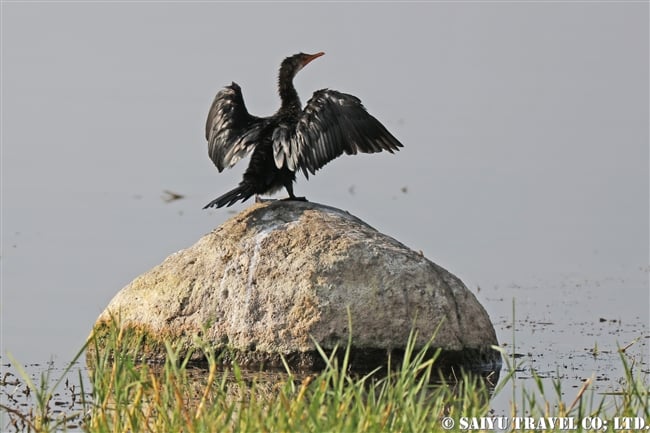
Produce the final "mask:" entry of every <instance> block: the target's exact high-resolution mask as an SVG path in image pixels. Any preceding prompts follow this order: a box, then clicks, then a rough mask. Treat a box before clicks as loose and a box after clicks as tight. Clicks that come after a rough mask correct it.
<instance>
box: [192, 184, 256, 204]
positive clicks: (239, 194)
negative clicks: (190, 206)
mask: <svg viewBox="0 0 650 433" xmlns="http://www.w3.org/2000/svg"><path fill="white" fill-rule="evenodd" d="M253 194H255V192H254V191H253V188H251V187H250V185H246V184H240V185H239V186H238V187H237V188H235V189H233V190H231V191H228V192H227V193H225V194H224V195H222V196H220V197H217V198H215V199H214V200H212V201H211V202H210V203H208V204H206V205H205V206H204V207H203V209H207V208H209V207H216V208H220V207H224V206H232V205H233V204H235V203H236V202H238V201H239V200H241V201H246V200H248V199H249V198H250V197H251V196H252V195H253Z"/></svg>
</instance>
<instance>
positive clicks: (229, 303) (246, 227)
mask: <svg viewBox="0 0 650 433" xmlns="http://www.w3.org/2000/svg"><path fill="white" fill-rule="evenodd" d="M348 311H349V314H348ZM118 318H119V321H120V323H121V324H122V326H123V327H126V328H127V329H131V330H135V331H136V332H137V333H138V334H139V335H141V336H144V338H145V342H146V344H145V349H144V352H143V355H144V357H145V358H146V359H149V360H160V359H161V358H163V357H164V356H165V353H166V352H165V346H164V343H163V342H164V341H165V340H167V341H172V342H173V344H174V345H175V346H176V347H177V348H180V350H181V354H183V353H184V352H185V351H187V350H190V349H191V348H192V347H193V346H194V345H195V342H196V336H197V335H200V336H201V337H202V339H203V340H204V341H207V342H208V344H209V345H210V347H211V348H212V349H213V350H215V351H216V352H219V353H224V354H228V356H230V357H234V358H235V359H236V360H237V361H238V362H240V363H243V364H252V363H255V364H257V363H260V362H261V363H264V364H265V365H267V366H275V365H279V364H280V355H283V356H285V359H287V360H289V362H290V364H293V365H294V366H299V367H317V366H319V365H320V361H321V358H320V356H319V355H318V354H317V352H316V351H315V346H314V343H313V341H316V342H318V344H319V345H321V347H323V348H325V349H331V348H333V347H335V346H336V345H339V346H343V347H345V345H346V343H347V341H348V336H349V334H350V329H349V323H350V319H351V323H352V349H353V350H352V354H353V359H354V360H355V361H354V362H356V364H357V365H356V366H357V367H359V368H363V367H364V365H363V364H365V363H367V362H369V363H374V362H376V361H377V360H378V359H377V358H385V356H386V353H387V352H389V351H392V352H393V353H397V354H399V353H400V351H402V350H403V349H404V347H405V345H406V342H407V340H408V337H409V333H410V332H411V330H412V329H413V328H414V327H415V329H417V331H418V340H417V341H418V345H420V346H421V345H423V344H424V343H425V342H426V341H427V340H428V339H429V338H430V337H431V336H432V335H433V334H434V332H435V331H436V328H437V327H438V326H439V325H440V328H439V329H438V331H437V334H436V336H435V339H434V340H433V347H436V348H438V347H439V348H442V349H443V350H444V352H443V359H444V360H446V361H447V362H453V363H460V364H463V365H464V366H465V367H469V368H473V369H477V368H478V369H487V370H491V369H495V368H498V366H500V362H501V358H500V356H499V354H498V353H497V352H496V351H494V350H492V349H491V348H490V345H496V344H497V340H496V336H495V332H494V328H493V327H492V324H491V323H490V319H489V317H488V315H487V313H486V312H485V310H484V309H483V307H482V306H481V305H480V304H479V302H478V301H477V300H476V298H475V297H474V295H473V294H472V293H471V292H470V291H469V290H468V289H467V288H466V287H465V286H464V285H463V283H462V282H461V281H460V280H459V279H458V278H456V277H455V276H454V275H452V274H450V273H449V272H447V271H446V270H444V269H442V268H441V267H440V266H437V265H436V264H435V263H432V262H431V261H429V260H427V259H426V258H425V257H423V255H422V254H421V253H417V252H415V251H413V250H411V249H409V248H407V247H406V246H404V245H403V244H401V243H400V242H398V241H396V240H395V239H393V238H391V237H389V236H386V235H384V234H382V233H380V232H378V231H377V230H375V229H373V228H372V227H370V226H369V225H367V224H366V223H364V222H363V221H361V220H359V219H358V218H356V217H354V216H352V215H350V214H349V213H347V212H345V211H342V210H339V209H335V208H332V207H328V206H323V205H319V204H316V203H309V202H297V201H275V202H270V203H265V204H257V205H253V206H251V207H249V208H248V209H246V210H245V211H243V212H242V213H240V214H239V215H237V216H235V217H233V218H232V219H230V220H228V221H227V222H225V223H224V224H223V225H222V226H220V227H218V228H217V229H215V230H214V231H212V232H211V233H209V234H207V235H205V236H203V237H202V238H201V239H200V240H199V241H198V242H197V243H196V244H194V245H193V246H191V247H190V248H187V249H185V250H182V251H179V252H177V253H175V254H172V255H171V256H169V257H168V258H167V259H165V261H163V262H162V263H161V264H160V265H158V266H156V267H155V268H153V269H152V270H150V271H148V272H146V273H144V274H142V275H141V276H139V277H138V278H136V279H135V280H134V281H133V282H132V283H131V284H129V285H128V286H126V287H125V288H123V289H122V290H121V291H120V292H119V293H118V294H117V295H116V296H115V298H113V300H112V301H111V302H110V304H109V305H108V307H107V308H106V310H105V311H104V312H103V313H102V314H101V315H100V316H99V318H98V320H97V323H96V324H95V327H94V330H95V333H96V335H97V336H98V337H99V340H98V341H101V337H102V333H105V332H106V329H108V327H106V326H105V325H106V324H107V323H108V322H110V321H111V320H117V319H118ZM194 356H200V352H198V351H197V352H196V353H195V355H194ZM353 366H354V365H353Z"/></svg>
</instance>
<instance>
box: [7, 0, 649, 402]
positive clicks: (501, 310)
mask: <svg viewBox="0 0 650 433" xmlns="http://www.w3.org/2000/svg"><path fill="white" fill-rule="evenodd" d="M2 8H3V18H2V27H3V37H4V41H3V53H2V60H3V66H2V68H3V69H2V71H3V88H2V106H3V114H2V128H1V129H2V146H1V151H2V154H1V158H0V159H1V160H2V175H1V176H2V178H1V180H2V197H1V200H2V202H1V207H2V236H1V238H2V240H1V242H2V245H1V247H2V253H1V257H0V266H1V272H2V275H1V287H0V288H1V299H0V304H1V305H0V307H1V308H2V310H1V313H0V316H1V320H0V324H1V332H0V336H1V341H0V346H1V351H0V355H1V356H2V359H1V361H2V365H3V366H4V367H3V369H4V368H6V364H7V353H11V354H12V355H13V356H14V357H15V358H16V359H17V360H19V361H20V362H22V363H24V364H27V365H34V364H36V365H34V366H33V369H32V370H33V371H34V372H38V371H39V370H40V369H42V368H43V366H45V365H47V363H48V362H50V361H51V362H53V365H55V366H57V368H60V366H62V365H65V363H66V362H67V361H69V360H70V358H71V357H72V356H73V355H74V353H75V352H76V351H77V349H78V348H79V347H80V346H81V345H82V344H83V342H84V340H85V338H86V337H87V335H88V333H89V332H90V329H91V326H92V324H93V322H94V320H95V319H96V317H97V316H98V315H99V313H100V312H101V311H102V309H103V308H104V307H105V306H106V305H107V303H108V302H109V301H110V299H111V298H112V297H113V296H114V295H115V293H117V291H118V290H119V289H120V288H121V287H123V286H124V285H126V284H127V283H128V282H130V281H131V280H132V279H133V278H135V277H136V276H137V275H139V274H140V273H142V272H144V271H146V270H148V269H150V268H151V267H153V266H154V265H156V264H158V263H159V262H161V261H162V260H163V259H164V258H165V257H166V256H167V255H169V254H171V253H173V252H174V251H177V250H179V249H181V248H184V247H187V246H189V245H191V244H192V243H194V242H195V241H196V240H197V239H198V238H199V237H200V236H201V235H203V234H204V233H207V232H209V231H210V230H212V229H213V228H214V227H216V226H217V225H219V224H220V223H221V222H223V221H224V220H225V219H226V218H228V217H230V216H232V215H233V212H237V211H239V210H241V209H242V208H243V207H244V206H246V205H248V203H246V204H244V205H238V206H235V207H233V208H232V209H222V210H218V211H203V210H201V207H202V206H203V205H204V204H205V203H207V202H208V201H210V200H211V199H213V198H214V197H216V196H217V195H219V194H221V193H223V192H225V191H226V190H228V189H230V188H232V187H234V186H235V185H236V184H237V182H238V181H239V179H240V176H241V173H242V171H243V169H244V166H237V167H236V168H235V169H233V170H230V171H227V172H224V173H221V174H219V173H217V172H216V170H215V169H214V167H213V166H212V163H211V162H210V161H209V159H208V157H207V149H206V145H205V139H204V137H203V134H204V131H203V128H204V121H205V117H206V114H207V109H208V107H209V105H210V103H211V100H212V98H213V96H214V94H215V93H216V91H217V90H218V89H219V88H220V87H221V86H223V85H226V84H229V83H230V82H231V81H232V80H235V81H237V82H238V83H239V84H240V85H241V86H242V88H243V92H244V98H245V99H246V102H247V105H248V108H249V110H250V111H251V112H252V113H254V114H257V115H268V114H270V113H272V112H273V111H274V110H275V109H276V108H277V106H278V99H277V96H276V95H275V81H276V71H277V67H278V65H279V62H280V61H281V60H282V58H283V57H285V56H287V55H290V54H293V53H294V52H298V51H301V50H302V51H306V52H316V51H320V50H323V51H325V52H326V53H327V54H326V55H325V56H324V57H322V58H319V59H317V60H316V61H314V62H312V63H311V64H310V65H309V66H308V67H307V68H305V69H304V70H303V71H301V73H300V74H299V75H298V78H297V79H296V85H297V88H298V91H299V93H300V94H301V95H302V99H303V101H306V100H307V99H308V98H309V95H310V94H311V92H312V91H313V90H315V89H318V88H322V87H331V88H334V89H337V90H341V91H345V92H350V93H353V94H355V95H357V96H359V97H360V98H361V99H362V101H364V104H365V105H366V107H367V108H368V110H369V111H370V112H371V113H372V114H374V115H375V116H376V117H377V118H379V119H380V120H381V121H382V122H383V123H384V124H385V125H386V126H387V127H388V128H389V129H390V130H391V131H392V132H393V133H394V134H395V135H396V136H397V137H398V138H399V139H400V140H401V141H402V142H403V143H404V144H405V148H404V149H403V150H402V151H401V152H399V153H397V154H396V155H362V156H359V155H358V156H355V157H342V158H340V159H339V160H337V161H335V162H333V163H331V164H329V165H328V166H326V167H325V168H324V169H323V170H321V171H320V172H319V173H318V174H317V175H316V176H315V177H313V179H310V181H309V182H307V181H305V180H304V179H302V178H301V179H299V181H298V184H297V185H296V194H298V195H305V196H307V198H309V199H312V200H314V201H318V202H320V203H324V204H328V205H331V206H335V207H338V208H341V209H345V210H348V211H349V212H351V213H352V214H354V215H356V216H358V217H359V218H361V219H363V220H364V221H366V222H368V223H369V224H370V225H372V226H374V227H375V228H377V229H378V230H380V231H382V232H384V233H386V234H388V235H390V236H393V237H395V238H396V239H398V240H400V241H401V242H403V243H405V244H406V245H408V246H410V247H411V248H413V249H414V250H422V251H423V252H424V254H425V255H426V256H427V257H428V258H430V259H431V260H432V261H434V262H436V263H438V264H440V265H441V266H443V267H445V268H446V269H448V270H449V271H451V272H453V273H455V274H456V275H458V276H459V277H460V278H461V279H462V280H463V281H464V282H465V283H466V284H467V286H468V287H469V288H470V289H471V290H472V291H473V292H474V293H476V295H477V297H478V298H479V300H480V301H481V302H482V303H483V305H484V306H485V307H486V309H487V310H488V312H489V314H490V317H491V318H492V320H493V323H494V324H495V327H496V328H497V333H498V337H499V341H500V342H502V343H508V344H511V342H512V324H513V317H512V300H513V299H514V300H515V318H514V325H515V330H516V333H515V343H516V352H518V353H521V354H523V355H525V357H524V359H528V360H529V361H530V362H529V365H530V366H531V367H530V368H536V369H537V370H538V371H541V372H544V373H548V374H549V375H551V374H552V373H553V372H556V371H558V370H559V371H560V372H561V373H564V374H566V376H567V377H569V378H570V379H571V380H576V383H578V382H577V381H578V380H579V379H580V378H583V377H588V376H590V375H591V374H592V373H595V374H596V377H599V375H602V376H605V377H608V378H609V379H608V380H603V381H601V382H599V386H602V387H604V388H607V387H609V385H610V384H615V382H616V380H617V377H618V374H619V370H617V368H618V364H617V361H616V357H617V355H616V354H615V348H616V345H617V344H620V345H626V344H629V343H630V342H632V341H633V340H634V339H636V338H637V337H640V340H639V341H638V342H637V343H635V344H634V345H633V346H632V348H631V350H633V351H636V352H634V353H635V356H636V357H637V358H639V359H640V361H639V362H640V365H645V367H642V368H645V371H647V369H648V367H647V365H648V364H647V363H648V357H649V356H648V339H647V335H648V327H649V324H648V322H649V317H650V313H649V310H650V301H649V289H648V263H649V257H648V255H649V253H648V251H649V248H648V243H649V230H648V221H649V204H648V202H649V196H650V193H649V187H648V181H649V177H648V163H649V152H648V142H649V138H648V117H649V113H648V93H649V89H648V75H649V73H648V52H649V49H648V48H649V47H648V37H647V35H648V22H647V16H648V5H647V4H645V3H626V4H614V3H611V4H609V3H608V4H602V3H570V4H558V3H550V4H507V3H485V4H472V3H461V4H449V3H430V4H424V3H422V4H408V5H400V4H375V5H364V4H351V5H346V4H336V5H327V6H326V5H317V4H316V5H308V4H286V3H283V4H255V5H252V4H243V5H235V4H217V3H215V4H209V3H200V4H192V5H181V4H175V3H158V4H156V3H150V4H147V3H137V4H126V3H116V4H109V3H96V4H93V3H87V4H75V3H56V4H45V3H38V4H27V3H23V4H20V3H8V4H3V6H2ZM313 17H318V19H317V20H314V19H313ZM396 17H400V19H399V20H397V19H396ZM333 22H336V23H337V24H336V25H333V24H332V23H333ZM217 23H218V24H217ZM360 28H361V29H363V32H362V35H361V36H360V35H359V29H360ZM549 28H553V29H554V30H553V32H548V29H549ZM117 29H119V31H117ZM386 29H391V30H390V31H386ZM603 29H609V30H608V31H604V30H603ZM165 190H169V191H172V192H174V193H178V194H182V195H183V196H184V198H183V199H180V200H176V201H173V202H169V203H168V202H166V201H165V200H164V199H165V197H166V194H165V192H164V191H165ZM479 287H480V290H479ZM601 319H605V320H604V321H602V320H601ZM595 345H597V347H598V349H599V351H600V354H599V356H596V357H594V356H592V355H591V354H590V352H589V350H591V349H593V348H594V346H595ZM520 359H521V358H520ZM521 374H522V377H528V376H529V371H528V370H526V369H525V368H524V369H522V372H521ZM497 404H499V405H501V406H502V407H503V405H504V403H503V402H497Z"/></svg>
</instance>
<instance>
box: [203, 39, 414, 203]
mask: <svg viewBox="0 0 650 433" xmlns="http://www.w3.org/2000/svg"><path fill="white" fill-rule="evenodd" d="M323 54H325V53H323V52H320V53H316V54H304V53H299V54H296V55H293V56H291V57H287V58H286V59H284V61H283V62H282V65H281V66H280V74H279V77H278V90H279V93H280V98H281V99H282V105H281V106H280V109H279V110H278V111H277V112H276V113H275V114H274V115H272V116H270V117H256V116H253V115H251V114H249V113H248V110H247V109H246V105H245V104H244V98H243V97H242V92H241V88H240V87H239V85H237V83H235V82H233V83H232V84H231V85H230V86H227V87H225V88H224V89H223V90H221V91H220V92H219V93H217V96H216V97H215V98H214V102H213V103H212V107H210V112H209V114H208V120H207V123H206V127H205V137H206V139H207V140H208V153H209V155H210V159H212V161H213V162H214V164H215V165H216V166H217V169H218V170H219V172H221V171H223V169H224V168H226V167H228V168H230V167H232V166H233V165H235V164H236V163H237V161H239V160H240V159H241V158H243V157H244V156H246V155H247V154H248V153H250V152H252V155H251V159H250V163H249V165H248V169H247V170H246V172H245V173H244V178H243V180H242V181H241V182H240V183H239V186H238V187H237V188H235V189H233V190H232V191H229V192H227V193H225V194H224V195H222V196H221V197H219V198H216V199H214V200H212V201H211V202H210V203H208V204H207V205H206V206H205V207H204V209H206V208H209V207H212V206H214V207H217V208H219V207H222V206H230V205H232V204H234V203H235V202H237V201H239V200H241V201H245V200H247V199H248V198H250V197H251V196H253V195H259V194H267V193H273V192H275V191H277V190H279V189H280V188H282V187H284V188H286V190H287V192H288V193H289V199H290V200H305V198H304V197H296V196H295V195H294V194H293V182H294V181H295V180H296V173H295V172H296V171H298V170H299V169H300V170H302V172H303V173H304V175H305V177H306V178H309V173H311V174H314V173H315V172H316V170H318V169H319V168H321V167H323V166H324V165H325V164H327V163H328V162H329V161H331V160H333V159H334V158H336V157H337V156H339V155H341V154H342V153H343V152H345V153H347V154H348V155H352V154H356V153H357V152H363V153H375V152H381V151H382V150H387V151H389V152H391V153H393V151H396V150H399V148H400V147H402V144H401V143H400V142H399V141H398V140H397V139H396V138H395V137H393V135H391V133H390V132H388V130H387V129H386V128H385V127H384V126H383V125H382V124H381V123H379V121H378V120H377V119H375V118H374V117H372V116H371V115H370V114H368V112H367V111H366V109H365V108H364V106H363V105H362V104H361V101H360V100H359V99H358V98H357V97H355V96H352V95H348V94H345V93H341V92H337V91H336V90H329V89H322V90H318V91H316V92H314V95H313V96H312V98H311V99H310V100H309V102H307V105H306V106H305V108H304V109H303V108H302V105H301V103H300V98H299V97H298V92H296V89H295V87H294V86H293V77H295V75H296V74H297V73H298V71H300V70H301V69H302V68H303V67H305V65H307V63H309V62H311V61H312V60H314V59H316V58H318V57H320V56H322V55H323Z"/></svg>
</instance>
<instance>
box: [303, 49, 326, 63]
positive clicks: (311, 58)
mask: <svg viewBox="0 0 650 433" xmlns="http://www.w3.org/2000/svg"><path fill="white" fill-rule="evenodd" d="M324 55H325V53H324V52H323V51H320V52H318V53H316V54H307V58H305V61H304V63H303V64H302V65H303V66H305V65H306V64H307V63H309V62H311V61H312V60H314V59H317V58H319V57H320V56H324Z"/></svg>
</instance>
